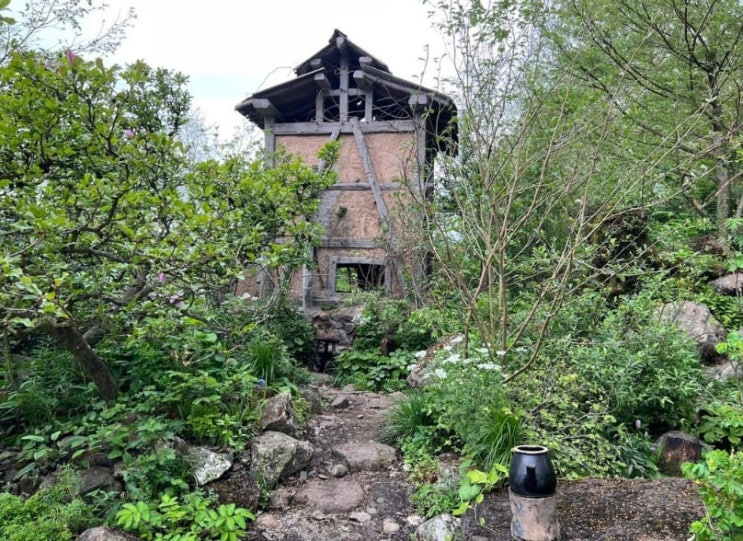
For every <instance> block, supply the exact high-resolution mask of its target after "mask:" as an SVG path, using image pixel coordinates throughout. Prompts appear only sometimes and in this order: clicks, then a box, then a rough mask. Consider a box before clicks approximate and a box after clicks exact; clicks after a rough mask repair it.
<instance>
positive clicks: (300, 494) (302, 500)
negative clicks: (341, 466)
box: [293, 479, 364, 515]
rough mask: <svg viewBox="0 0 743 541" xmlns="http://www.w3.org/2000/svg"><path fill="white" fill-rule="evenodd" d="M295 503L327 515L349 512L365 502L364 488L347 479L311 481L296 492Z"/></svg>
mask: <svg viewBox="0 0 743 541" xmlns="http://www.w3.org/2000/svg"><path fill="white" fill-rule="evenodd" d="M293 503H294V505H303V506H306V507H308V508H311V509H315V510H317V511H320V512H321V513H323V514H326V515H333V514H338V513H349V512H351V511H353V510H354V509H356V508H358V507H359V506H361V505H362V504H363V503H364V489H363V488H361V485H360V484H359V483H356V482H354V481H348V480H345V479H334V480H329V481H310V482H309V483H307V484H306V485H304V486H302V487H301V488H300V489H299V490H298V491H297V492H296V494H294V498H293Z"/></svg>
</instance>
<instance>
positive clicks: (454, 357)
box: [444, 353, 460, 364]
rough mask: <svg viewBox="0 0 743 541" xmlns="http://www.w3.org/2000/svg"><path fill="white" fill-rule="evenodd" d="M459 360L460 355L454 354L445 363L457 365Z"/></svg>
mask: <svg viewBox="0 0 743 541" xmlns="http://www.w3.org/2000/svg"><path fill="white" fill-rule="evenodd" d="M459 358H460V355H459V353H452V354H451V355H449V357H447V358H446V359H445V360H444V362H445V363H446V364H456V363H457V362H459Z"/></svg>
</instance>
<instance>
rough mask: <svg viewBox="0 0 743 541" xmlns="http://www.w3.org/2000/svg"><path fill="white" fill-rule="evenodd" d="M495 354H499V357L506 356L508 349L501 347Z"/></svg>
mask: <svg viewBox="0 0 743 541" xmlns="http://www.w3.org/2000/svg"><path fill="white" fill-rule="evenodd" d="M495 354H496V355H497V356H498V357H505V356H506V350H504V349H499V350H498V351H496V352H495Z"/></svg>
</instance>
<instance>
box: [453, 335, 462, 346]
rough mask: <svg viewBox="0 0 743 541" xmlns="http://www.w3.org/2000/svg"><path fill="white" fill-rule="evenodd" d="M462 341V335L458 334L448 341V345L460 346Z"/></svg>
mask: <svg viewBox="0 0 743 541" xmlns="http://www.w3.org/2000/svg"><path fill="white" fill-rule="evenodd" d="M463 340H464V335H461V334H458V335H457V336H455V337H454V338H452V339H451V340H450V343H451V344H452V345H454V346H456V345H457V344H461V343H462V341H463Z"/></svg>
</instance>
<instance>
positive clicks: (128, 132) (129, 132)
mask: <svg viewBox="0 0 743 541" xmlns="http://www.w3.org/2000/svg"><path fill="white" fill-rule="evenodd" d="M124 135H126V136H127V137H129V138H130V139H131V138H132V137H134V130H133V129H131V128H127V129H125V130H124Z"/></svg>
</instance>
